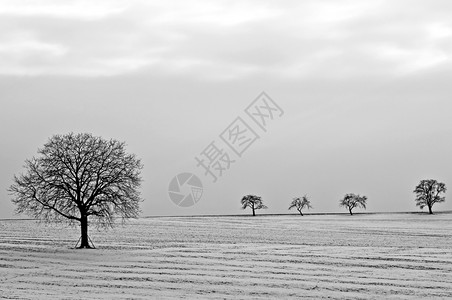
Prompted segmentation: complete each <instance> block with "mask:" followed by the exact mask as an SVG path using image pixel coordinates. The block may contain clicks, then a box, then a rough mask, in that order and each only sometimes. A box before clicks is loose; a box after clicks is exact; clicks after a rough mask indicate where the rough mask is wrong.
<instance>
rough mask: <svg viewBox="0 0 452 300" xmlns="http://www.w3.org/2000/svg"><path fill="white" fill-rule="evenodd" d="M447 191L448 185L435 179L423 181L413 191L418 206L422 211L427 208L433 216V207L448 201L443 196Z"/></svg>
mask: <svg viewBox="0 0 452 300" xmlns="http://www.w3.org/2000/svg"><path fill="white" fill-rule="evenodd" d="M446 190H447V189H446V185H445V184H444V183H442V182H438V181H436V180H435V179H424V180H421V182H419V184H418V185H417V186H416V188H415V189H414V191H413V192H414V193H415V194H416V205H417V206H419V207H420V209H423V208H424V207H426V206H427V207H428V212H429V213H430V214H433V210H432V207H433V205H434V204H435V203H441V202H444V201H446V197H444V196H441V194H444V193H445V192H446Z"/></svg>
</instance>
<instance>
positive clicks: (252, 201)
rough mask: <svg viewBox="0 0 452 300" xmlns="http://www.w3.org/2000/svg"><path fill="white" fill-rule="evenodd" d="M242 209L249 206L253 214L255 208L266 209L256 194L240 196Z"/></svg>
mask: <svg viewBox="0 0 452 300" xmlns="http://www.w3.org/2000/svg"><path fill="white" fill-rule="evenodd" d="M241 203H242V209H246V208H247V207H249V208H251V210H252V211H253V216H255V215H256V209H266V208H267V206H265V205H264V203H263V201H262V198H261V197H259V196H256V195H246V196H244V197H243V198H242V201H241Z"/></svg>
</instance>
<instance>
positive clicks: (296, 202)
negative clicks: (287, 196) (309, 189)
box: [289, 195, 312, 215]
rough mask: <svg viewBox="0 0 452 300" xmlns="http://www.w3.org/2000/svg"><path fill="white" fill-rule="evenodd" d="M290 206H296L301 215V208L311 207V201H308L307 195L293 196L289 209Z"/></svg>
mask: <svg viewBox="0 0 452 300" xmlns="http://www.w3.org/2000/svg"><path fill="white" fill-rule="evenodd" d="M292 208H296V209H297V210H298V212H299V213H300V215H303V212H302V210H303V209H304V208H307V209H311V208H312V206H311V201H309V199H308V196H306V195H304V196H303V197H301V198H300V197H296V198H293V200H292V203H290V206H289V210H290V209H292Z"/></svg>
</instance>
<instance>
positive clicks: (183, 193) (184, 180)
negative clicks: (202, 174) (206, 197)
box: [168, 173, 203, 207]
mask: <svg viewBox="0 0 452 300" xmlns="http://www.w3.org/2000/svg"><path fill="white" fill-rule="evenodd" d="M202 192H203V187H202V182H201V180H200V179H199V178H198V177H197V176H196V175H194V174H192V173H181V174H179V175H177V176H175V177H174V178H173V179H172V180H171V181H170V184H169V187H168V194H169V197H170V199H171V201H173V202H174V204H176V205H178V206H182V207H190V206H193V205H194V204H195V203H196V202H198V201H199V200H200V199H201V197H202Z"/></svg>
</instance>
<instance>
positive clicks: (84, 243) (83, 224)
mask: <svg viewBox="0 0 452 300" xmlns="http://www.w3.org/2000/svg"><path fill="white" fill-rule="evenodd" d="M80 228H81V231H82V238H81V243H80V247H79V248H80V249H82V248H91V246H90V245H89V238H88V216H82V217H81V218H80Z"/></svg>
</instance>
